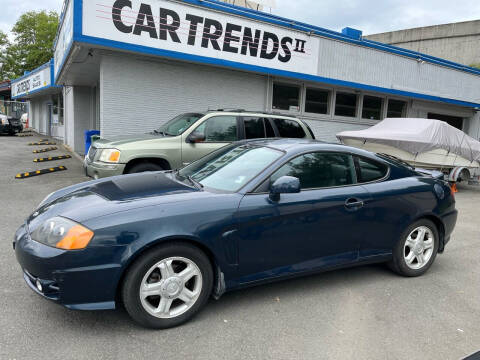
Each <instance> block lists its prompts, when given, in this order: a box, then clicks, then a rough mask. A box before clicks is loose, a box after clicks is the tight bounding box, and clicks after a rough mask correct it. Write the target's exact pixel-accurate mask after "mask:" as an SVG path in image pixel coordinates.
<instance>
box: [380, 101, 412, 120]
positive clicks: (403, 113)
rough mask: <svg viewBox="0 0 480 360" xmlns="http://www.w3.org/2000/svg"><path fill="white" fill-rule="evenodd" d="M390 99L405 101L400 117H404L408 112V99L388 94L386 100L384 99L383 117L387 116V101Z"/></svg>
mask: <svg viewBox="0 0 480 360" xmlns="http://www.w3.org/2000/svg"><path fill="white" fill-rule="evenodd" d="M390 100H394V101H403V102H404V103H405V108H404V109H403V112H402V116H401V118H406V117H407V114H408V103H409V101H408V99H400V98H396V97H391V96H388V97H387V99H386V101H385V113H384V115H385V116H384V119H386V118H388V103H389V102H390Z"/></svg>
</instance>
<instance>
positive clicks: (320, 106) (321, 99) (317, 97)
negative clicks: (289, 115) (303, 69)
mask: <svg viewBox="0 0 480 360" xmlns="http://www.w3.org/2000/svg"><path fill="white" fill-rule="evenodd" d="M329 98H330V91H327V90H320V89H309V88H307V91H306V97H305V112H307V113H313V114H328V100H329Z"/></svg>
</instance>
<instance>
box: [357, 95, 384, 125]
mask: <svg viewBox="0 0 480 360" xmlns="http://www.w3.org/2000/svg"><path fill="white" fill-rule="evenodd" d="M382 105H383V99H382V98H379V97H376V96H369V95H365V96H364V97H363V109H362V118H363V119H370V120H380V119H381V118H382Z"/></svg>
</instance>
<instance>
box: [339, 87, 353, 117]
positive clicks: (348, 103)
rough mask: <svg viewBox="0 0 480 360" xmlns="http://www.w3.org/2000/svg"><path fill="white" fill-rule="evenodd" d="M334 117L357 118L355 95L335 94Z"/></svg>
mask: <svg viewBox="0 0 480 360" xmlns="http://www.w3.org/2000/svg"><path fill="white" fill-rule="evenodd" d="M335 115H336V116H348V117H355V116H357V95H356V94H349V93H342V92H337V96H336V100H335Z"/></svg>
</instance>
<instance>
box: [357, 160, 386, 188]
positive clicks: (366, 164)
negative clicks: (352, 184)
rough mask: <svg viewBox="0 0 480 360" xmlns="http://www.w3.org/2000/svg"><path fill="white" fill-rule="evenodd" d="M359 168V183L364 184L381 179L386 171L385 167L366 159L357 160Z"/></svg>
mask: <svg viewBox="0 0 480 360" xmlns="http://www.w3.org/2000/svg"><path fill="white" fill-rule="evenodd" d="M358 165H359V168H360V174H359V182H362V183H365V182H370V181H375V180H379V179H381V178H383V177H384V176H385V175H386V174H387V171H388V168H387V166H386V165H383V164H381V163H378V162H376V161H373V160H368V159H362V158H359V159H358Z"/></svg>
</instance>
